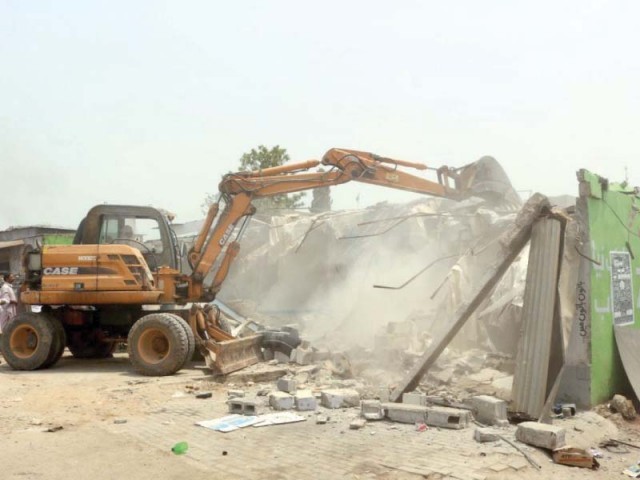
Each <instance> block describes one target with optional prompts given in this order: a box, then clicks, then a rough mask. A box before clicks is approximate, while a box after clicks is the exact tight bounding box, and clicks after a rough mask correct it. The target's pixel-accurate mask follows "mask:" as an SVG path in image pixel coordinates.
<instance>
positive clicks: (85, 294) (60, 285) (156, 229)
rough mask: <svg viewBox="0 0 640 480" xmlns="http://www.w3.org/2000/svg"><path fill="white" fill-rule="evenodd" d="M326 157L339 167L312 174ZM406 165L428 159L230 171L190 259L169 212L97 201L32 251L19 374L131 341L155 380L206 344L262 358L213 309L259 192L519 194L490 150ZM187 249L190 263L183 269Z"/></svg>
mask: <svg viewBox="0 0 640 480" xmlns="http://www.w3.org/2000/svg"><path fill="white" fill-rule="evenodd" d="M320 163H322V164H323V165H324V166H325V167H329V168H328V169H327V168H325V170H318V169H316V170H314V169H315V168H316V167H318V166H319V165H320ZM407 168H411V169H416V170H427V166H425V165H423V164H420V163H413V162H407V161H402V160H394V159H391V158H386V157H381V156H378V155H374V154H371V153H366V152H361V151H357V150H345V149H331V150H329V151H328V152H327V153H326V154H325V155H324V157H323V159H322V162H319V161H316V160H312V161H307V162H303V163H295V164H289V165H283V166H279V167H273V168H267V169H263V170H259V171H252V172H237V173H231V174H228V175H225V176H224V177H223V179H222V181H221V183H220V185H219V192H220V198H219V201H218V202H217V203H215V204H213V205H211V207H210V208H209V211H208V214H207V216H206V219H205V221H204V224H203V225H202V228H201V229H200V232H199V234H198V236H197V237H196V239H195V242H194V244H193V247H192V248H191V250H190V251H189V252H187V253H186V255H182V254H181V252H180V248H179V244H178V239H177V237H176V234H175V233H174V231H173V229H172V227H171V220H172V218H171V215H168V214H167V213H166V212H163V211H159V210H156V209H154V208H151V207H137V206H119V205H99V206H96V207H94V208H92V209H91V210H90V211H89V212H88V214H87V215H86V217H85V218H84V219H83V220H82V222H81V223H80V226H79V228H78V230H77V232H76V236H75V238H74V242H73V245H52V246H44V247H42V248H39V249H34V250H31V251H28V252H26V253H25V256H24V278H25V281H24V283H23V285H22V289H21V294H20V300H21V302H22V303H23V304H25V305H26V306H30V307H31V308H30V309H28V310H31V311H27V312H24V313H21V314H19V315H17V316H16V317H15V318H14V320H13V321H12V322H11V323H10V324H9V325H8V326H7V327H6V328H5V331H4V332H3V335H2V340H1V343H0V348H1V349H2V354H3V355H4V357H5V359H6V360H7V363H8V364H9V365H10V366H11V367H12V368H14V369H17V370H35V369H40V368H47V367H50V366H52V365H54V364H55V363H56V362H57V361H58V360H59V359H60V357H61V355H62V353H63V351H64V349H65V347H68V348H69V350H70V351H71V353H72V354H73V355H74V356H75V357H77V358H101V357H108V356H110V355H111V354H112V352H113V351H114V348H115V346H116V345H117V344H118V343H121V342H126V343H127V348H128V354H129V359H130V362H131V363H132V365H133V367H134V369H135V370H136V371H138V372H139V373H141V374H143V375H152V376H160V375H171V374H173V373H175V372H176V371H178V370H180V369H181V368H182V367H183V366H184V365H185V364H186V362H187V361H189V360H190V359H191V358H192V356H193V355H194V352H195V350H196V349H199V350H200V351H201V352H202V353H203V355H204V356H205V360H206V362H207V365H209V366H210V367H211V368H212V369H215V370H216V371H218V372H220V373H223V374H225V373H228V372H231V371H234V370H237V369H240V368H243V367H245V366H247V365H250V364H252V363H255V362H257V361H259V358H260V357H261V335H250V336H248V337H243V338H234V337H233V336H232V335H231V334H230V333H229V332H228V331H227V330H225V329H224V328H222V325H221V324H220V317H219V310H218V309H216V308H214V307H213V306H212V304H211V302H212V301H213V300H214V299H215V297H216V294H217V293H218V292H219V291H220V288H221V286H222V284H223V282H224V279H225V278H226V276H227V274H228V272H229V268H230V267H231V264H232V262H233V259H234V258H235V257H236V255H237V254H238V251H239V248H240V244H239V239H240V236H241V235H242V232H243V231H244V229H245V227H246V225H247V221H248V219H249V218H251V216H252V215H253V214H254V213H255V207H254V206H253V204H252V202H253V201H254V200H255V199H259V198H264V197H269V196H274V195H281V194H287V193H292V192H299V191H302V190H308V189H314V188H319V187H327V186H333V185H340V184H343V183H347V182H350V181H357V182H365V183H371V184H375V185H380V186H384V187H390V188H395V189H400V190H407V191H411V192H417V193H423V194H428V195H433V196H437V197H445V198H450V199H455V200H461V199H464V198H467V197H470V196H473V195H475V196H482V197H485V198H493V199H495V200H503V199H505V198H506V199H507V200H509V199H508V196H509V195H510V194H511V192H512V189H511V187H510V184H509V181H508V179H507V177H506V175H505V174H504V171H503V170H502V168H501V167H500V165H499V164H498V163H497V162H496V161H495V160H494V159H493V158H491V157H483V158H482V159H481V160H480V161H478V162H475V163H472V164H470V165H467V166H465V167H462V168H458V169H454V168H449V167H440V168H437V169H434V170H435V174H436V179H435V180H427V179H425V178H422V177H421V176H418V175H414V174H411V173H408V172H407V171H405V170H404V169H407ZM232 237H233V239H232ZM185 256H186V260H187V263H188V264H189V267H190V268H187V267H186V265H185V266H184V268H182V267H183V265H181V263H182V261H181V259H182V258H183V257H185ZM208 278H212V280H211V281H210V282H205V279H208Z"/></svg>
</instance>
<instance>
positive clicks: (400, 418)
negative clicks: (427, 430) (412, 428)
mask: <svg viewBox="0 0 640 480" xmlns="http://www.w3.org/2000/svg"><path fill="white" fill-rule="evenodd" d="M381 406H382V408H383V409H384V411H385V412H386V415H387V418H388V419H389V420H391V421H393V422H399V423H411V424H416V423H426V419H427V407H423V406H421V405H410V404H406V403H383V404H382V405H381Z"/></svg>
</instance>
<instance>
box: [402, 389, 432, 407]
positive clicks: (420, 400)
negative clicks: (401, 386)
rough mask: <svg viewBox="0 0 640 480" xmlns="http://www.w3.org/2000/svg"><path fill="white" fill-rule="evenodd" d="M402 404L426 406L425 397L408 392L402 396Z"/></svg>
mask: <svg viewBox="0 0 640 480" xmlns="http://www.w3.org/2000/svg"><path fill="white" fill-rule="evenodd" d="M402 403H407V404H409V405H422V406H423V407H426V406H427V396H426V395H425V394H424V393H420V392H408V393H403V394H402Z"/></svg>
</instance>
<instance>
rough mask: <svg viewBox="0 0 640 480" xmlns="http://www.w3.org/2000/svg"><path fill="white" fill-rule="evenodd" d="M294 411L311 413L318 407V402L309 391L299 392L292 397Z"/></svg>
mask: <svg viewBox="0 0 640 480" xmlns="http://www.w3.org/2000/svg"><path fill="white" fill-rule="evenodd" d="M294 401H295V405H296V410H300V411H313V410H315V409H316V408H317V407H318V401H317V400H316V397H315V396H314V395H313V392H311V390H299V391H298V392H296V394H295V396H294Z"/></svg>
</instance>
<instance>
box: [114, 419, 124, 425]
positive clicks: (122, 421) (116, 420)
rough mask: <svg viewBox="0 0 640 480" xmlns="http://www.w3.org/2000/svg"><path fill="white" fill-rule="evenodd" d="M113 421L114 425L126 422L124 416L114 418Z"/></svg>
mask: <svg viewBox="0 0 640 480" xmlns="http://www.w3.org/2000/svg"><path fill="white" fill-rule="evenodd" d="M113 423H115V424H116V425H122V424H124V423H127V420H126V419H124V418H116V419H115V420H114V421H113Z"/></svg>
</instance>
